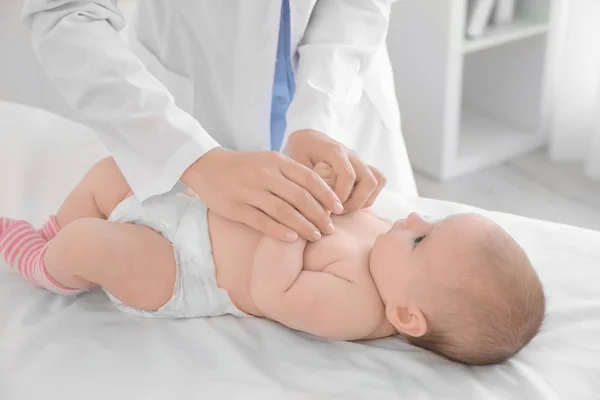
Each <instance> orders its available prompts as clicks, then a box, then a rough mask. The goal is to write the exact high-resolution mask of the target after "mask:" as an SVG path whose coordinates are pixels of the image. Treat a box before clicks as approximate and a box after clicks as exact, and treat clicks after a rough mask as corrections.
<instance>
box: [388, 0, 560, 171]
mask: <svg viewBox="0 0 600 400" xmlns="http://www.w3.org/2000/svg"><path fill="white" fill-rule="evenodd" d="M558 1H560V0H517V6H516V7H517V8H516V18H515V21H514V22H512V23H510V24H507V25H502V26H494V25H491V26H490V28H489V29H488V30H487V31H486V32H485V34H484V35H483V36H481V37H479V38H477V39H471V38H467V37H466V35H465V27H466V23H467V9H468V8H467V7H468V4H467V0H443V1H440V0H401V1H399V2H397V3H395V4H394V6H393V7H392V19H391V24H390V31H389V35H388V49H389V53H390V59H391V61H392V66H393V68H394V78H395V85H396V94H397V97H398V102H399V106H400V111H401V113H402V127H403V134H404V138H405V141H406V145H407V148H408V152H409V156H410V158H411V162H412V165H413V167H414V168H415V169H416V170H417V171H419V172H421V173H424V174H426V175H428V176H430V177H433V178H437V179H439V180H446V179H451V178H454V177H457V176H459V175H462V174H465V173H468V172H472V171H475V170H478V169H481V168H484V167H487V166H490V165H493V164H497V163H501V162H503V161H506V160H508V159H510V158H512V157H515V156H518V155H520V154H523V153H526V152H530V151H532V150H534V149H536V148H539V147H541V146H543V145H544V144H545V141H546V134H545V132H546V127H547V123H548V113H547V109H548V100H549V77H550V76H551V73H550V66H551V63H550V62H549V61H550V60H551V59H552V54H553V51H554V35H553V34H554V26H555V25H556V23H555V21H556V17H557V15H556V11H557V9H558V6H557V2H558Z"/></svg>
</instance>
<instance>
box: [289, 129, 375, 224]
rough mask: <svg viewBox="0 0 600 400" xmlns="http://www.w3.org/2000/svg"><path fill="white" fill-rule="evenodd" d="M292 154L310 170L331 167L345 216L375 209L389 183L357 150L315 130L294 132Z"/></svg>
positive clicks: (291, 155)
mask: <svg viewBox="0 0 600 400" xmlns="http://www.w3.org/2000/svg"><path fill="white" fill-rule="evenodd" d="M288 152H289V154H290V157H291V158H292V159H293V160H296V161H298V162H299V163H301V164H303V165H305V166H306V167H308V168H310V169H314V168H315V167H316V166H317V165H319V163H324V164H327V165H329V166H330V167H331V170H332V174H333V177H332V180H333V181H334V182H335V184H334V190H335V193H336V195H337V196H338V198H339V199H340V200H341V202H342V204H343V206H344V213H346V212H351V211H356V210H360V209H362V208H367V207H370V206H372V205H373V203H374V202H375V200H376V199H377V196H379V193H381V190H382V189H383V187H384V186H385V184H386V179H385V177H384V176H383V174H382V173H381V172H379V171H378V170H377V169H376V168H375V167H373V166H370V165H367V164H365V163H363V162H362V161H361V160H360V158H359V157H358V155H357V154H356V153H355V152H354V151H352V150H350V149H348V148H346V147H345V146H344V145H343V144H341V143H338V142H336V141H335V140H333V139H331V138H329V137H328V136H326V135H324V134H322V133H321V132H317V131H315V130H312V129H304V130H299V131H296V132H294V133H292V134H291V135H290V137H289V140H288Z"/></svg>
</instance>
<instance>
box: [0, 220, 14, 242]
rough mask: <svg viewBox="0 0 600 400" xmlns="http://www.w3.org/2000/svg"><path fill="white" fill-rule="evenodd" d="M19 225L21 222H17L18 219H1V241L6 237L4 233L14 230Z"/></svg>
mask: <svg viewBox="0 0 600 400" xmlns="http://www.w3.org/2000/svg"><path fill="white" fill-rule="evenodd" d="M17 223H19V221H18V220H16V219H10V218H2V217H0V240H2V236H3V235H4V232H7V231H9V230H12V228H13V227H14V226H15V225H16V224H17Z"/></svg>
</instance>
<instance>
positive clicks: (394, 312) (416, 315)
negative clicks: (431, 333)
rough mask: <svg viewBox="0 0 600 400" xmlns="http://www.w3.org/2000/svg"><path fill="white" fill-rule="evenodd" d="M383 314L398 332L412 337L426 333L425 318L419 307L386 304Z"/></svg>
mask: <svg viewBox="0 0 600 400" xmlns="http://www.w3.org/2000/svg"><path fill="white" fill-rule="evenodd" d="M385 314H386V316H387V319H388V321H390V323H391V324H392V325H393V326H394V328H396V330H397V331H398V332H399V333H402V334H404V335H407V336H412V337H421V336H423V335H425V333H427V329H428V327H427V319H425V315H424V314H423V312H422V311H421V309H419V308H416V307H404V306H388V307H386V309H385Z"/></svg>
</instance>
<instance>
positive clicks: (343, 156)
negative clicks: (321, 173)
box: [320, 144, 356, 211]
mask: <svg viewBox="0 0 600 400" xmlns="http://www.w3.org/2000/svg"><path fill="white" fill-rule="evenodd" d="M349 153H350V150H348V149H346V148H345V147H344V146H342V145H341V144H333V145H332V146H330V147H329V148H328V149H323V152H321V153H320V154H322V155H325V157H322V160H321V161H324V162H326V163H327V164H329V165H330V166H331V169H332V170H333V174H334V175H335V176H336V181H335V193H336V195H337V196H338V198H339V199H340V201H341V202H342V204H344V211H346V210H345V208H346V206H345V204H346V201H347V200H348V197H349V196H350V194H351V193H352V188H353V187H354V183H355V181H356V172H355V171H354V168H353V166H352V163H351V162H350V158H349Z"/></svg>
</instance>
